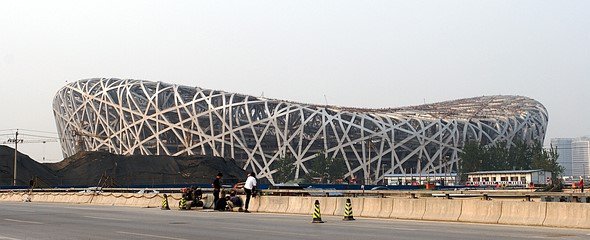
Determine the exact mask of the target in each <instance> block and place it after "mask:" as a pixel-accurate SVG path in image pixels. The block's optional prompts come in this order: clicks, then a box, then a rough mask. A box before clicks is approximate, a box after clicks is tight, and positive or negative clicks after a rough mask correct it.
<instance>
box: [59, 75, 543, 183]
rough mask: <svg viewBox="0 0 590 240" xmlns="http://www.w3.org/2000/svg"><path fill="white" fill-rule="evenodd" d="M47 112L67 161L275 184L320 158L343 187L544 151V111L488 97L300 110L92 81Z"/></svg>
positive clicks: (194, 90) (63, 95) (213, 93)
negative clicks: (248, 174)
mask: <svg viewBox="0 0 590 240" xmlns="http://www.w3.org/2000/svg"><path fill="white" fill-rule="evenodd" d="M53 109H54V114H55V118H56V123H57V128H58V131H59V134H60V137H61V138H62V142H61V144H62V150H63V153H64V156H66V157H67V156H71V155H73V154H75V153H76V152H78V151H82V150H85V151H99V150H103V151H109V152H113V153H117V154H145V155H152V154H165V155H184V154H206V155H215V156H222V157H226V158H233V159H236V160H237V161H239V162H241V163H243V167H244V169H251V170H253V171H255V172H256V173H257V177H264V178H268V179H269V180H270V181H271V182H272V181H273V180H272V175H273V173H275V172H276V171H277V170H276V164H274V163H275V162H277V161H278V160H280V159H284V158H289V159H294V163H293V164H294V167H295V175H294V178H300V177H302V176H303V175H304V174H307V173H308V172H309V170H308V168H309V166H310V165H309V164H310V162H311V161H313V159H315V158H316V157H317V156H318V154H321V155H324V156H325V157H327V158H341V159H344V160H345V161H344V162H345V163H346V167H347V169H348V174H347V175H346V177H355V178H357V179H366V180H365V182H366V183H375V182H378V181H381V180H382V179H383V175H384V174H406V173H436V172H438V173H443V172H454V171H456V169H457V166H458V161H459V153H460V152H461V147H462V146H463V145H464V143H465V142H466V141H470V140H473V141H479V142H480V143H482V144H492V143H495V142H499V141H508V142H512V141H513V140H516V139H519V140H525V141H532V140H538V141H541V142H542V141H543V139H544V136H545V130H546V126H547V120H548V119H547V110H546V109H545V108H544V107H543V105H541V104H540V103H539V102H537V101H535V100H532V99H530V98H527V97H522V96H486V97H476V98H469V99H461V100H454V101H448V102H441V103H435V104H425V105H420V106H413V107H401V108H388V109H357V108H345V107H337V106H327V105H312V104H301V103H295V102H289V101H283V100H275V99H267V98H263V97H253V96H248V95H243V94H237V93H228V92H224V91H217V90H208V89H202V88H199V87H188V86H179V85H174V84H167V83H162V82H150V81H142V80H129V79H127V80H122V79H113V78H111V79H105V78H102V79H100V78H95V79H86V80H80V81H77V82H73V83H70V84H68V85H66V86H65V87H63V88H62V89H61V90H59V91H58V93H57V95H56V97H55V99H54V102H53Z"/></svg>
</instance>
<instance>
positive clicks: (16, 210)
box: [10, 209, 36, 213]
mask: <svg viewBox="0 0 590 240" xmlns="http://www.w3.org/2000/svg"><path fill="white" fill-rule="evenodd" d="M10 211H15V212H30V213H34V212H36V211H35V210H22V209H10Z"/></svg>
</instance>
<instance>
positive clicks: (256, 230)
mask: <svg viewBox="0 0 590 240" xmlns="http://www.w3.org/2000/svg"><path fill="white" fill-rule="evenodd" d="M215 228H222V229H227V230H241V231H250V232H262V233H275V234H279V235H296V236H306V237H310V236H311V237H317V236H316V235H312V234H304V233H293V232H279V231H272V230H259V229H250V228H235V227H219V226H218V227H215Z"/></svg>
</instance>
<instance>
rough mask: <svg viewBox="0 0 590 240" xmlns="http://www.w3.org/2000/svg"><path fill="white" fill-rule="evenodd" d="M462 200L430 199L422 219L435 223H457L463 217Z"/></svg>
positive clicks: (427, 201) (427, 200)
mask: <svg viewBox="0 0 590 240" xmlns="http://www.w3.org/2000/svg"><path fill="white" fill-rule="evenodd" d="M462 202H463V201H461V200H451V199H440V198H428V199H426V210H425V211H424V215H423V216H422V219H424V220H435V221H457V220H458V219H459V216H461V203H462Z"/></svg>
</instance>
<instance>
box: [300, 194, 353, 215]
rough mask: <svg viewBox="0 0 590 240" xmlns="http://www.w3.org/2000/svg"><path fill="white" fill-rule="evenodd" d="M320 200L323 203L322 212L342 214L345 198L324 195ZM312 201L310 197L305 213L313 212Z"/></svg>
mask: <svg viewBox="0 0 590 240" xmlns="http://www.w3.org/2000/svg"><path fill="white" fill-rule="evenodd" d="M320 201H322V202H323V203H324V204H325V207H323V208H322V209H321V211H322V214H324V215H336V216H342V215H343V214H344V203H346V198H342V197H324V198H322V199H321V200H320ZM313 203H314V200H313V198H312V199H311V200H310V201H309V206H308V207H307V209H309V212H307V213H306V214H312V213H313ZM320 205H322V204H320Z"/></svg>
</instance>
